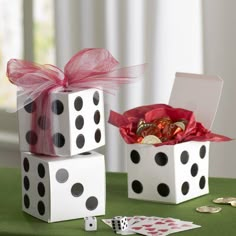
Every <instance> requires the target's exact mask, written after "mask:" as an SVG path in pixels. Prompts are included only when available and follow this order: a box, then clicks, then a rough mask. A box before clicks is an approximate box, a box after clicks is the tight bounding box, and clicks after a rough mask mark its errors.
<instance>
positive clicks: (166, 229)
mask: <svg viewBox="0 0 236 236" xmlns="http://www.w3.org/2000/svg"><path fill="white" fill-rule="evenodd" d="M199 227H201V226H199V225H195V224H193V223H192V222H187V221H181V220H178V219H173V218H159V219H156V218H153V219H148V220H145V221H141V222H138V223H137V224H135V225H133V226H131V228H130V230H131V231H134V232H136V233H139V234H142V235H149V236H150V235H158V236H159V235H160V236H164V235H169V234H172V233H177V232H180V231H185V230H190V229H195V228H199Z"/></svg>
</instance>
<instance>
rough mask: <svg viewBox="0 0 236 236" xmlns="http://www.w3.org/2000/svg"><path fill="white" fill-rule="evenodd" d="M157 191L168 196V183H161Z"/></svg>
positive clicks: (163, 195)
mask: <svg viewBox="0 0 236 236" xmlns="http://www.w3.org/2000/svg"><path fill="white" fill-rule="evenodd" d="M157 192H158V193H159V194H160V195H161V196H162V197H167V196H168V195H169V194H170V188H169V186H168V185H167V184H164V183H161V184H159V185H158V186H157Z"/></svg>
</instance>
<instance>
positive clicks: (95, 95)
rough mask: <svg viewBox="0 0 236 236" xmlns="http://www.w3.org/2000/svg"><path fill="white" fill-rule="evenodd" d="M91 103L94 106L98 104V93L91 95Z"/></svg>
mask: <svg viewBox="0 0 236 236" xmlns="http://www.w3.org/2000/svg"><path fill="white" fill-rule="evenodd" d="M93 103H94V105H98V103H99V93H98V91H96V92H95V93H94V95H93Z"/></svg>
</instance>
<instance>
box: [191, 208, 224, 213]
mask: <svg viewBox="0 0 236 236" xmlns="http://www.w3.org/2000/svg"><path fill="white" fill-rule="evenodd" d="M221 210H222V208H220V207H215V206H201V207H197V208H196V211H198V212H201V213H218V212H220V211H221Z"/></svg>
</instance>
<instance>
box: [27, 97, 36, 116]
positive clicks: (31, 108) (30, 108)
mask: <svg viewBox="0 0 236 236" xmlns="http://www.w3.org/2000/svg"><path fill="white" fill-rule="evenodd" d="M26 103H28V104H27V105H25V106H24V108H25V110H26V111H27V112H28V113H33V112H35V110H36V102H35V101H32V100H31V99H30V98H29V99H27V100H26V101H25V104H26Z"/></svg>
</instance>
